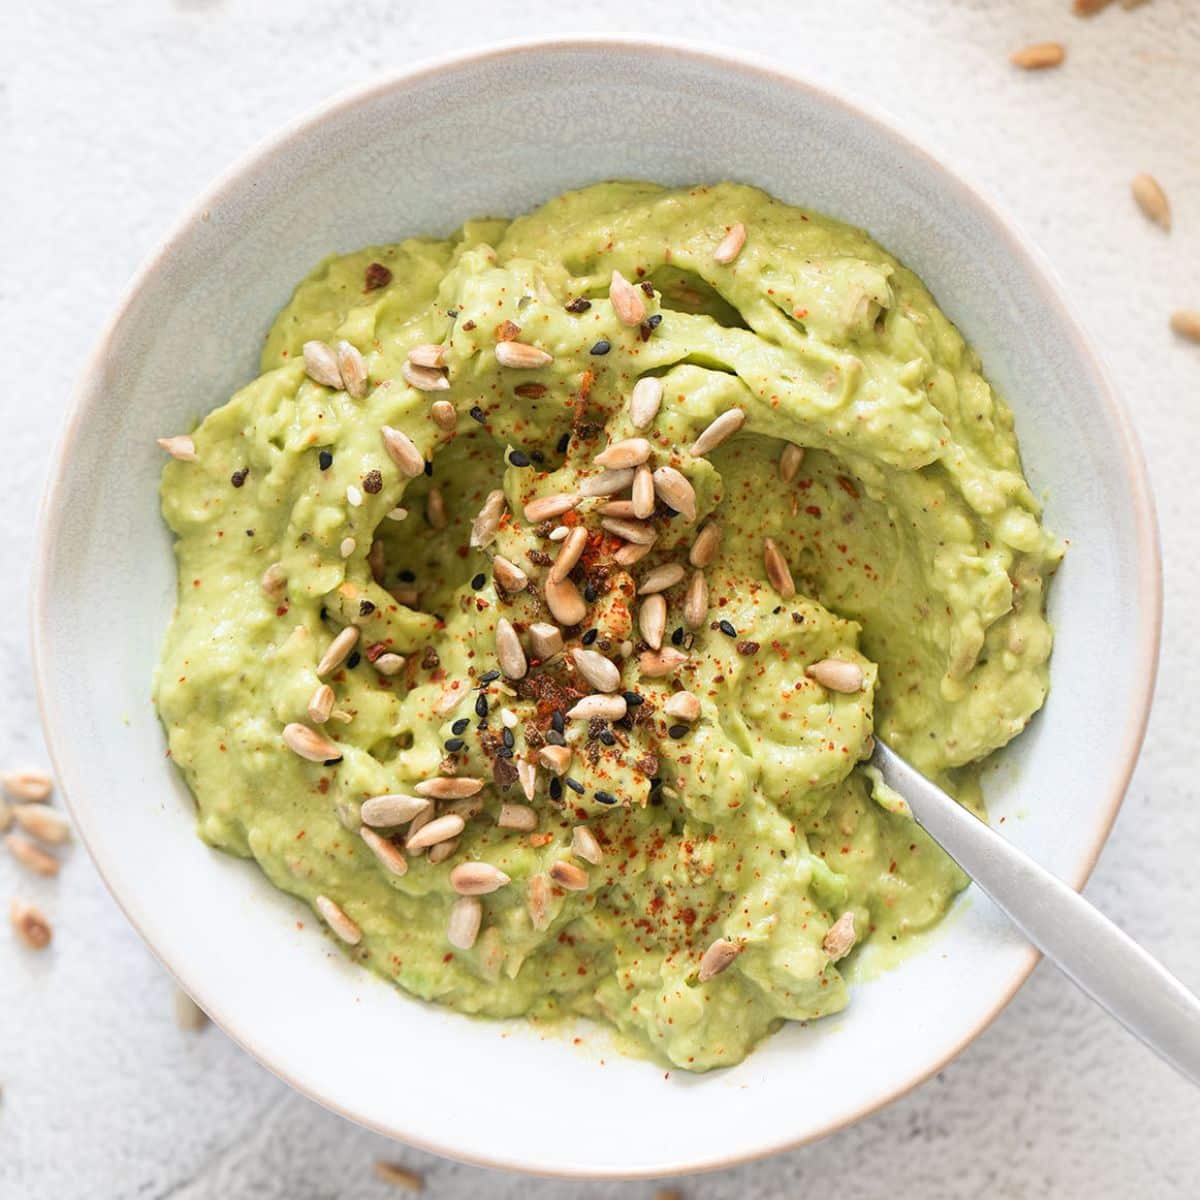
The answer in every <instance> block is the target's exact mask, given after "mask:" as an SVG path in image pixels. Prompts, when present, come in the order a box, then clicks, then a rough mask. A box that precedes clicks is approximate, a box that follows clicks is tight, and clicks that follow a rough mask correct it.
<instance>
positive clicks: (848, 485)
mask: <svg viewBox="0 0 1200 1200" xmlns="http://www.w3.org/2000/svg"><path fill="white" fill-rule="evenodd" d="M837 483H838V487H840V488H841V489H842V491H843V492H845V493H846V495H847V496H850V497H851V498H852V499H854V500H857V499H858V488H856V487H855V486H854V480H852V479H847V478H846V476H845V475H839V476H838V477H837Z"/></svg>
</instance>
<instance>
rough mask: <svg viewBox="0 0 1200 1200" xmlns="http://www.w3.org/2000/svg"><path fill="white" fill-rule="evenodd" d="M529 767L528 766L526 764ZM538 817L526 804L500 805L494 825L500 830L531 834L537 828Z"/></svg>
mask: <svg viewBox="0 0 1200 1200" xmlns="http://www.w3.org/2000/svg"><path fill="white" fill-rule="evenodd" d="M526 765H529V764H526ZM537 823H538V815H537V813H536V812H535V811H534V810H533V809H532V808H530V807H529V805H528V804H502V805H500V815H499V816H498V817H497V818H496V824H497V825H498V826H499V827H500V828H501V829H519V830H520V831H521V832H522V833H531V832H532V831H533V830H535V829H536V828H537Z"/></svg>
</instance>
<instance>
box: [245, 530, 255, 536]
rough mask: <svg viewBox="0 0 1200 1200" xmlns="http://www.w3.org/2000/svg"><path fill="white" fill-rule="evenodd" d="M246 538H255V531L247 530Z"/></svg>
mask: <svg viewBox="0 0 1200 1200" xmlns="http://www.w3.org/2000/svg"><path fill="white" fill-rule="evenodd" d="M246 536H247V537H253V536H254V530H253V529H247V530H246Z"/></svg>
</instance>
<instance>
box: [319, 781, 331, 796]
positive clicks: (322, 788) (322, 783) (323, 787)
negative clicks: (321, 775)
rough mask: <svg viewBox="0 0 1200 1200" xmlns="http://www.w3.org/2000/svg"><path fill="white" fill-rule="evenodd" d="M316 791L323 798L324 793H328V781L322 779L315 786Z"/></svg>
mask: <svg viewBox="0 0 1200 1200" xmlns="http://www.w3.org/2000/svg"><path fill="white" fill-rule="evenodd" d="M317 791H318V792H320V793H321V795H322V796H324V795H325V793H326V792H328V791H329V780H328V779H322V780H321V781H320V783H318V784H317Z"/></svg>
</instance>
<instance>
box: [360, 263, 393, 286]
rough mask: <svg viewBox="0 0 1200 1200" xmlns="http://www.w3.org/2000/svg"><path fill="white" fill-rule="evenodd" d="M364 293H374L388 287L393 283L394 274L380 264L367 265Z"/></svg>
mask: <svg viewBox="0 0 1200 1200" xmlns="http://www.w3.org/2000/svg"><path fill="white" fill-rule="evenodd" d="M363 282H364V285H365V286H364V287H363V291H364V292H374V291H377V290H378V289H379V288H381V287H387V285H388V284H389V283H391V282H392V273H391V271H389V270H388V268H387V267H385V266H384V265H383V263H380V262H373V263H368V264H367V273H366V276H365V277H364V280H363Z"/></svg>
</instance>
